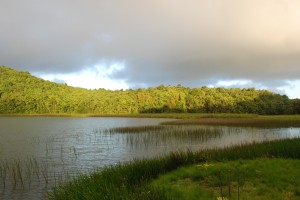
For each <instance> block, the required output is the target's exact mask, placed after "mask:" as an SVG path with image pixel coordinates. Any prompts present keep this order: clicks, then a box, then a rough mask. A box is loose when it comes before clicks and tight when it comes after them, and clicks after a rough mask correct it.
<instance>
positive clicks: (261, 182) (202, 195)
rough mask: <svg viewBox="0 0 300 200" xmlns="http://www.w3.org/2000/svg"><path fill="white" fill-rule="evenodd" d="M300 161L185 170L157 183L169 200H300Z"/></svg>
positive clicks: (222, 164) (209, 165) (214, 165)
mask: <svg viewBox="0 0 300 200" xmlns="http://www.w3.org/2000/svg"><path fill="white" fill-rule="evenodd" d="M299 166H300V160H295V159H266V158H263V159H256V160H237V161H229V162H208V163H204V164H199V165H193V166H189V167H182V168H179V169H177V170H175V171H173V172H170V173H168V174H166V175H163V176H161V177H160V178H158V179H157V180H155V181H153V182H152V183H151V185H152V186H153V187H156V188H157V190H162V191H164V193H165V196H166V197H167V198H168V199H187V200H193V199H217V198H218V197H224V198H227V199H238V197H240V199H249V200H250V199H251V200H252V199H262V200H263V199H266V200H267V199H300V189H299V188H300V179H299V177H300V167H299Z"/></svg>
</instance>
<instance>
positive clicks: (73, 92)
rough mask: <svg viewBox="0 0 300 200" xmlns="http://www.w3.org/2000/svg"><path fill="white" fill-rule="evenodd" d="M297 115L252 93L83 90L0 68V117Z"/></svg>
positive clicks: (295, 102)
mask: <svg viewBox="0 0 300 200" xmlns="http://www.w3.org/2000/svg"><path fill="white" fill-rule="evenodd" d="M170 112H173V113H254V114H299V113H300V100H299V99H289V98H288V97H287V96H286V95H279V94H276V93H273V92H270V91H267V90H255V89H253V88H247V89H239V88H231V89H226V88H207V87H201V88H185V87H182V86H181V85H177V86H163V85H162V86H159V87H155V88H148V89H142V88H140V89H136V90H131V89H130V90H117V91H111V90H105V89H97V90H87V89H83V88H75V87H70V86H68V85H66V84H57V83H53V82H49V81H45V80H42V79H39V78H36V77H34V76H32V75H30V74H29V73H28V72H20V71H17V70H13V69H11V68H8V67H4V66H0V114H16V113H18V114H87V113H88V114H137V113H170Z"/></svg>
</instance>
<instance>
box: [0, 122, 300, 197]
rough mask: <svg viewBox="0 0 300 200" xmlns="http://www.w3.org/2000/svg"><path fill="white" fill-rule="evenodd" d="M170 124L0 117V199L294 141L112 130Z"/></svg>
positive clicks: (214, 130) (288, 133) (276, 134)
mask: <svg viewBox="0 0 300 200" xmlns="http://www.w3.org/2000/svg"><path fill="white" fill-rule="evenodd" d="M168 120H171V119H158V118H151V119H150V118H68V117H0V199H43V198H45V197H46V196H47V192H49V191H51V189H52V188H53V186H54V185H56V184H59V183H61V182H63V181H67V180H70V179H71V178H74V177H75V176H77V175H79V174H80V173H81V174H82V173H88V172H91V171H92V170H95V169H98V168H103V167H105V166H109V165H114V164H116V163H119V162H125V161H130V160H132V159H134V158H149V157H154V156H159V155H163V154H166V153H168V152H171V151H178V150H200V149H207V148H222V147H226V146H232V145H237V144H243V143H250V142H253V141H265V140H274V139H282V138H293V137H299V136H300V128H293V127H290V128H251V127H228V126H204V125H203V126H199V125H198V126H163V128H162V129H159V130H150V131H145V132H139V133H133V132H128V133H121V132H118V131H112V130H114V129H112V128H116V127H127V126H154V125H158V124H159V123H161V122H163V121H168Z"/></svg>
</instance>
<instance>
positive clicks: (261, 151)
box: [49, 138, 300, 199]
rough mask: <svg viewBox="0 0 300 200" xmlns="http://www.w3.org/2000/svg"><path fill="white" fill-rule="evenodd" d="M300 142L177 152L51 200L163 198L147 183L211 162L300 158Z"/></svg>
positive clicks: (86, 180)
mask: <svg viewBox="0 0 300 200" xmlns="http://www.w3.org/2000/svg"><path fill="white" fill-rule="evenodd" d="M299 148H300V139H299V138H298V139H286V140H281V141H272V142H264V143H253V144H247V145H240V146H235V147H230V148H225V149H221V150H217V149H216V150H205V151H199V152H191V151H186V152H174V153H171V154H169V155H167V156H164V157H157V158H153V159H147V160H146V159H145V160H134V161H132V162H128V163H123V164H118V165H116V166H110V167H107V168H105V169H104V170H102V171H95V172H93V173H91V174H90V175H81V176H79V177H78V178H76V179H75V180H73V181H71V182H69V183H65V184H61V185H60V186H59V187H56V188H55V189H54V190H53V192H52V193H50V194H49V198H50V199H163V195H164V193H163V192H161V191H157V190H156V189H155V188H151V187H150V186H149V185H148V184H147V183H148V182H149V181H150V180H152V179H154V178H156V177H158V176H159V175H161V174H165V173H167V172H169V171H172V170H175V169H177V168H178V167H181V166H185V165H190V164H194V163H202V162H208V161H224V160H236V159H255V158H259V157H276V158H277V157H280V158H294V159H300V151H299Z"/></svg>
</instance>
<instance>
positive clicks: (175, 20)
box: [0, 0, 300, 98]
mask: <svg viewBox="0 0 300 200" xmlns="http://www.w3.org/2000/svg"><path fill="white" fill-rule="evenodd" d="M299 11H300V1H299V0H263V1H262V0H145V1H140V0H72V1H71V0H26V1H22V0H1V3H0V27H1V30H0V65H5V66H9V67H12V68H14V69H18V70H22V71H29V72H30V73H31V74H33V75H35V76H38V77H41V78H44V79H47V80H51V81H55V82H58V83H67V84H68V85H71V86H76V87H84V88H91V89H93V88H106V89H113V90H115V89H129V88H139V87H143V88H147V87H156V86H159V85H162V84H163V85H177V84H181V85H183V86H186V87H202V86H209V87H242V88H253V87H254V88H256V89H268V90H271V91H274V92H276V93H280V94H286V95H288V96H289V97H290V98H300V37H299V35H300V12H299Z"/></svg>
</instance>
